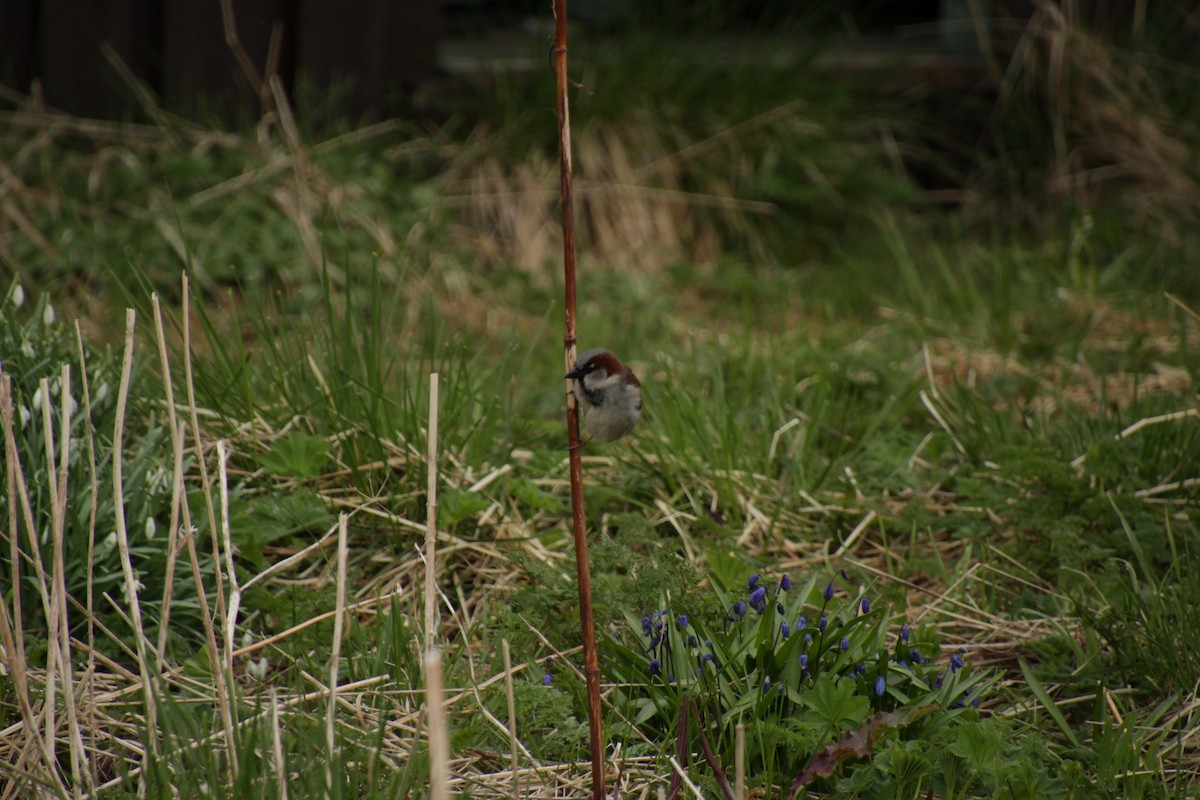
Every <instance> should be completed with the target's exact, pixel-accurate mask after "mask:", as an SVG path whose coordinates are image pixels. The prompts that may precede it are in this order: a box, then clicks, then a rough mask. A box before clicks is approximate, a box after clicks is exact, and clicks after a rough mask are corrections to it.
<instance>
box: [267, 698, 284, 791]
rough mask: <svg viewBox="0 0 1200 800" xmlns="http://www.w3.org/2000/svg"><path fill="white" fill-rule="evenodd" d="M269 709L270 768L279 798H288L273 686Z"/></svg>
mask: <svg viewBox="0 0 1200 800" xmlns="http://www.w3.org/2000/svg"><path fill="white" fill-rule="evenodd" d="M268 700H269V703H268V706H269V707H270V709H271V769H272V770H274V772H275V780H276V781H277V782H278V783H279V800H288V784H287V765H286V764H285V763H284V760H283V736H282V735H281V732H280V730H279V699H278V697H277V695H276V692H275V687H274V686H272V687H271V691H270V694H268Z"/></svg>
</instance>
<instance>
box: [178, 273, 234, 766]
mask: <svg viewBox="0 0 1200 800" xmlns="http://www.w3.org/2000/svg"><path fill="white" fill-rule="evenodd" d="M188 292H189V290H188V277H187V275H186V274H185V275H184V276H183V376H184V381H185V382H186V383H187V398H188V411H189V412H190V416H191V423H192V437H193V441H194V442H195V445H196V466H198V467H199V468H200V485H201V486H202V487H203V488H204V509H205V511H206V512H207V513H208V532H209V535H210V536H211V537H212V551H213V554H212V555H213V566H214V567H215V569H214V570H213V575H214V577H215V579H216V586H215V587H214V590H215V591H214V594H215V596H216V606H217V614H216V618H217V621H218V623H219V624H220V625H221V628H222V629H224V628H225V586H224V578H222V577H221V546H220V541H219V539H218V537H219V535H220V534H219V533H218V531H217V511H216V509H215V508H213V498H212V481H211V480H209V477H208V464H207V462H205V460H204V442H203V441H202V439H203V436H202V433H203V430H204V429H203V428H201V427H200V414H199V412H197V410H196V384H195V381H194V380H193V378H192V326H191V324H190V318H191V317H190V309H189V305H190V303H191V297H190V296H189V293H188ZM184 514H185V518H184V522H185V523H186V522H187V519H186V515H187V510H186V507H185V509H184ZM189 529H190V526H189ZM189 536H190V532H189ZM189 555H190V553H189ZM200 593H201V595H203V593H204V589H203V588H202V587H201V588H200ZM213 657H214V658H216V653H215V651H214V654H213ZM214 674H216V673H215V671H214ZM217 700H218V702H221V703H222V708H223V710H225V711H227V712H228V711H229V703H228V699H227V698H226V697H225V696H224V690H223V689H221V688H220V687H218V689H217ZM226 716H229V717H230V720H231V721H232V713H231V712H230V713H227V714H226ZM232 733H233V731H232V728H229V729H228V730H227V731H226V734H227V735H232ZM227 745H228V746H229V763H230V765H231V768H232V769H236V768H237V751H236V750H235V749H234V742H233V740H232V738H231V739H230V740H229V741H228V742H227Z"/></svg>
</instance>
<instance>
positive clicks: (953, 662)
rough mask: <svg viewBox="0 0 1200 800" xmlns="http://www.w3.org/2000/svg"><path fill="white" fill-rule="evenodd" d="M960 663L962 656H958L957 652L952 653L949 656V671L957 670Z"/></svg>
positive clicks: (960, 666)
mask: <svg viewBox="0 0 1200 800" xmlns="http://www.w3.org/2000/svg"><path fill="white" fill-rule="evenodd" d="M962 665H963V660H962V656H960V655H959V654H958V653H955V654H954V655H952V656H950V670H951V672H957V671H958V670H959V669H961V668H962Z"/></svg>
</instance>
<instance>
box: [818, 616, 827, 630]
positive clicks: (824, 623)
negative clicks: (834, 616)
mask: <svg viewBox="0 0 1200 800" xmlns="http://www.w3.org/2000/svg"><path fill="white" fill-rule="evenodd" d="M828 624H829V618H828V617H826V616H825V615H824V614H822V615H821V618H820V619H819V620H817V630H819V631H820V632H821V633H824V632H825V627H826V626H827V625H828Z"/></svg>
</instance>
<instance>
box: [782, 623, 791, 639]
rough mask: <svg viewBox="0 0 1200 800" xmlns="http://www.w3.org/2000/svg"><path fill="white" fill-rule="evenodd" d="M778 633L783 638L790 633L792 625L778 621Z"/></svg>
mask: <svg viewBox="0 0 1200 800" xmlns="http://www.w3.org/2000/svg"><path fill="white" fill-rule="evenodd" d="M779 635H780V636H782V637H783V638H784V639H786V638H787V637H789V636H791V635H792V627H791V626H790V625H788V624H787V622H786V621H784V622H781V623H779Z"/></svg>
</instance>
